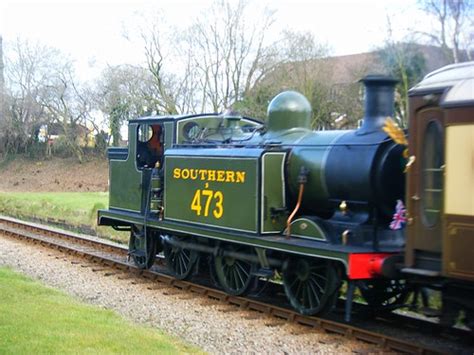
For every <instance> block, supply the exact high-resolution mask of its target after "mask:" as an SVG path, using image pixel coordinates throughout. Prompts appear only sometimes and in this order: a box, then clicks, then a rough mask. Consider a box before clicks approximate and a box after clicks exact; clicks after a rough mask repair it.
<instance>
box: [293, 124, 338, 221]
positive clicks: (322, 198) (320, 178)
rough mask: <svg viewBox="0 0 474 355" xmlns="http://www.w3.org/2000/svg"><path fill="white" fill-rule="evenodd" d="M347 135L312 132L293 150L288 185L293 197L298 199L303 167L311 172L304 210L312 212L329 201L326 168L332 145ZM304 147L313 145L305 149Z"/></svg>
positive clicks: (306, 186)
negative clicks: (318, 204) (299, 177)
mask: <svg viewBox="0 0 474 355" xmlns="http://www.w3.org/2000/svg"><path fill="white" fill-rule="evenodd" d="M343 134H346V132H345V131H324V134H319V133H318V132H311V133H310V134H308V135H306V136H304V137H303V138H301V140H300V141H299V142H298V143H299V144H300V146H296V147H294V148H293V150H292V152H291V156H290V159H289V163H288V185H289V188H290V192H291V193H292V196H294V197H295V198H296V196H297V194H298V189H299V183H298V175H299V173H300V169H301V167H305V168H306V169H308V170H309V174H308V181H307V183H306V185H305V187H304V194H303V201H302V210H301V211H300V212H301V213H305V212H304V211H305V210H307V211H312V210H313V209H314V208H319V207H324V206H315V205H314V204H316V203H324V202H327V201H328V199H329V193H328V191H327V187H326V186H327V185H326V177H325V175H324V167H325V162H326V158H327V155H328V154H329V149H330V146H329V145H330V144H331V143H334V141H335V140H337V139H338V138H339V137H340V136H342V135H343ZM304 145H313V146H311V147H308V146H307V147H305V146H304Z"/></svg>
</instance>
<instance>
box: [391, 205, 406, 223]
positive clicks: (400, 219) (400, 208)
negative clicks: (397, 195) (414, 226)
mask: <svg viewBox="0 0 474 355" xmlns="http://www.w3.org/2000/svg"><path fill="white" fill-rule="evenodd" d="M406 223H407V210H406V208H405V205H404V204H403V202H402V200H397V206H396V207H395V214H394V215H393V219H392V222H391V223H390V229H393V230H398V229H402V228H403V227H405V224H406Z"/></svg>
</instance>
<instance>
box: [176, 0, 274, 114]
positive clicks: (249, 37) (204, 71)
mask: <svg viewBox="0 0 474 355" xmlns="http://www.w3.org/2000/svg"><path fill="white" fill-rule="evenodd" d="M250 11H252V8H251V7H250V5H249V3H248V2H247V1H244V0H240V1H238V2H237V3H235V5H234V4H232V3H231V2H230V1H216V2H214V4H213V5H212V7H211V8H210V9H206V16H200V17H198V20H196V22H195V23H194V24H193V26H192V27H191V28H190V29H189V30H188V31H187V37H186V38H185V43H186V45H187V48H189V50H188V51H189V53H193V59H194V67H195V68H196V69H197V70H198V71H199V73H200V80H199V84H200V89H201V91H202V94H203V99H204V101H205V102H207V103H208V104H209V106H210V107H211V109H212V110H213V111H216V112H217V111H219V110H222V109H223V108H226V107H229V106H231V105H233V104H234V103H235V102H237V101H239V100H241V99H242V97H243V95H245V93H248V92H249V90H250V89H251V87H252V86H253V85H255V84H256V83H257V82H258V81H259V80H261V79H262V77H263V76H264V74H265V72H266V71H268V70H269V66H268V65H266V64H268V63H270V61H268V55H269V52H268V47H267V46H266V42H265V35H266V33H267V31H268V29H269V28H270V26H271V25H272V23H273V13H272V12H271V11H269V10H268V9H264V10H263V13H261V14H260V16H249V14H250ZM252 17H253V18H255V17H257V18H258V22H253V23H252V22H250V20H249V19H250V18H252Z"/></svg>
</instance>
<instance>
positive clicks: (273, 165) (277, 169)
mask: <svg viewBox="0 0 474 355" xmlns="http://www.w3.org/2000/svg"><path fill="white" fill-rule="evenodd" d="M285 156H286V153H283V152H269V153H265V154H264V155H263V157H262V165H263V168H262V175H263V176H262V190H263V208H262V227H263V229H262V233H280V232H281V231H283V229H284V228H285V226H286V219H287V217H288V213H279V214H273V216H272V212H271V211H272V208H273V209H280V210H281V209H284V208H286V193H285V181H286V179H285V173H284V164H285Z"/></svg>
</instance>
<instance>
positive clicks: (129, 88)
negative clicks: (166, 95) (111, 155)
mask: <svg viewBox="0 0 474 355" xmlns="http://www.w3.org/2000/svg"><path fill="white" fill-rule="evenodd" d="M154 80H155V78H154V77H152V74H151V73H150V72H149V71H148V70H147V69H146V68H140V67H135V66H131V65H120V66H111V67H108V68H106V69H105V70H104V71H103V72H102V74H101V76H100V78H99V79H98V80H97V83H96V87H95V92H96V95H95V100H94V101H95V106H96V107H97V108H98V109H99V110H100V111H101V112H102V113H103V114H104V115H105V117H106V118H107V121H108V126H109V128H110V133H111V136H112V140H113V142H112V145H114V146H118V145H119V144H120V140H121V136H120V128H121V126H122V124H123V122H124V121H126V120H128V119H131V118H134V117H137V116H142V115H147V114H157V113H159V111H158V110H157V108H156V105H157V103H156V102H157V99H156V97H155V96H154V95H155V87H154V84H155V83H156V82H154ZM160 107H161V106H158V109H159V108H160Z"/></svg>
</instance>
